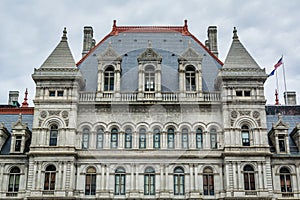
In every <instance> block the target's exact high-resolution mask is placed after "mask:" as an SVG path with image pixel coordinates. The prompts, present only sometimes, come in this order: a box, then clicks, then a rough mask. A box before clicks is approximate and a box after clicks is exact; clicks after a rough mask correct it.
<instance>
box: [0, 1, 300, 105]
mask: <svg viewBox="0 0 300 200" xmlns="http://www.w3.org/2000/svg"><path fill="white" fill-rule="evenodd" d="M298 5H299V2H298V1H297V0H289V1H287V2H284V3H282V1H280V0H266V1H260V0H252V1H244V0H227V1H215V0H204V1H198V0H188V1H187V0H185V1H183V0H177V1H174V0H165V1H160V0H151V1H140V0H129V1H121V0H115V1H111V0H104V1H94V0H85V1H78V0H64V1H61V0H43V1H38V0H27V1H26V2H24V1H21V0H2V1H1V7H0V17H1V19H2V20H1V21H0V26H1V27H2V29H1V33H0V34H1V37H0V47H1V54H0V72H1V80H0V85H1V87H0V102H1V103H6V102H7V98H8V97H7V96H8V91H9V90H12V89H14V90H20V93H21V92H22V91H25V88H26V87H28V88H32V89H31V90H33V88H34V82H33V80H32V79H31V74H32V73H33V69H34V68H38V67H39V66H40V65H41V64H42V63H43V62H44V60H45V59H46V58H47V56H48V55H49V54H50V53H51V51H52V50H53V49H54V48H55V46H56V45H57V43H58V42H59V40H60V37H61V35H62V30H63V27H67V30H68V38H69V44H70V47H71V49H72V53H73V56H74V58H75V60H76V61H78V60H79V59H80V58H81V50H82V32H83V27H84V26H86V25H91V26H93V28H94V36H95V38H96V40H97V41H100V40H101V39H102V38H103V37H104V36H105V35H107V34H108V33H109V32H110V30H111V26H112V20H114V19H117V20H118V22H117V23H118V25H182V24H183V20H184V19H188V23H189V29H190V31H191V32H192V33H193V34H194V35H195V36H196V37H198V38H199V39H200V40H201V41H202V42H203V43H204V41H205V39H206V37H207V32H206V30H207V27H208V26H209V25H217V26H218V41H219V52H220V53H219V55H220V56H219V57H220V59H221V60H223V61H224V60H225V58H226V54H227V52H228V49H229V46H230V43H231V38H232V30H233V27H234V26H236V27H237V28H238V34H239V37H240V40H241V42H242V43H243V44H244V46H245V47H246V48H247V49H248V51H249V52H250V53H251V55H252V56H253V57H254V59H255V60H256V61H257V62H258V63H259V65H260V66H261V67H263V68H266V71H267V72H270V71H271V70H272V68H273V65H274V64H275V63H276V62H277V60H278V59H279V57H280V56H281V55H282V54H283V55H284V61H285V69H286V78H287V86H288V89H291V90H295V91H297V94H299V95H300V89H299V87H298V86H297V85H298V84H297V83H298V82H299V81H298V80H299V76H300V70H299V69H298V64H299V63H300V57H299V56H298V52H299V50H300V47H299V45H298V44H299V43H300V38H299V32H300V27H299V26H297V23H298V22H299V20H300V14H299V11H298V7H299V6H298ZM3 19H4V20H3ZM274 79H275V78H274V77H272V78H270V79H268V80H267V82H266V84H265V87H266V88H265V94H266V97H267V99H268V101H267V103H269V104H273V102H274V90H275V87H276V86H275V85H276V84H275V85H274ZM279 79H280V81H279V82H280V83H281V82H282V79H283V77H282V74H280V76H279ZM282 85H283V84H281V85H280V86H281V87H282ZM281 91H283V90H282V89H281ZM280 95H281V97H280V98H281V102H282V103H283V95H282V94H280ZM299 95H298V102H299V97H300V96H299ZM29 98H30V99H31V100H32V99H33V98H34V94H33V91H31V93H30V94H29ZM31 105H32V103H31Z"/></svg>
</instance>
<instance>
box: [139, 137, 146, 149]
mask: <svg viewBox="0 0 300 200" xmlns="http://www.w3.org/2000/svg"><path fill="white" fill-rule="evenodd" d="M145 148H146V134H145V133H140V149H145Z"/></svg>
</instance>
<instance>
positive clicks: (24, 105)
mask: <svg viewBox="0 0 300 200" xmlns="http://www.w3.org/2000/svg"><path fill="white" fill-rule="evenodd" d="M27 95H28V91H27V88H26V91H25V98H24V102H23V103H22V107H23V108H24V107H28V103H27V100H28V99H27Z"/></svg>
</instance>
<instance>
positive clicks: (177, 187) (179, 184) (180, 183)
mask: <svg viewBox="0 0 300 200" xmlns="http://www.w3.org/2000/svg"><path fill="white" fill-rule="evenodd" d="M174 195H184V176H183V175H174Z"/></svg>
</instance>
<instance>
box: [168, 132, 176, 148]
mask: <svg viewBox="0 0 300 200" xmlns="http://www.w3.org/2000/svg"><path fill="white" fill-rule="evenodd" d="M167 147H168V149H175V130H174V128H168V133H167Z"/></svg>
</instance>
